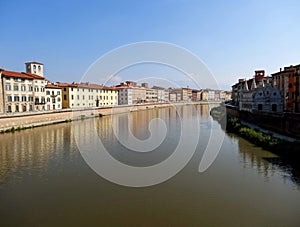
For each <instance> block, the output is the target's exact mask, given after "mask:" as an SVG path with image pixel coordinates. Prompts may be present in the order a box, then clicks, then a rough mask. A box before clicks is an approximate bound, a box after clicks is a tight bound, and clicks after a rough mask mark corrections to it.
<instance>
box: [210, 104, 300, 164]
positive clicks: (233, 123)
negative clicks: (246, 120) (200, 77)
mask: <svg viewBox="0 0 300 227" xmlns="http://www.w3.org/2000/svg"><path fill="white" fill-rule="evenodd" d="M211 116H212V117H213V119H214V120H217V121H218V122H219V123H220V124H221V125H222V128H223V129H224V130H226V131H227V132H229V133H235V134H238V135H239V136H241V137H243V138H245V139H247V140H248V141H250V142H251V143H253V144H255V145H257V146H260V147H262V148H264V149H266V150H268V151H271V152H273V153H275V154H278V155H280V156H281V157H288V158H296V157H297V158H300V142H299V141H295V142H290V141H286V140H283V139H280V138H276V137H274V136H273V134H272V133H264V132H261V131H259V130H258V129H254V128H251V127H248V126H245V125H243V124H242V123H241V122H240V120H239V119H238V118H237V117H232V116H230V115H226V108H225V107H224V106H219V107H215V108H213V109H212V110H211ZM298 160H299V159H298Z"/></svg>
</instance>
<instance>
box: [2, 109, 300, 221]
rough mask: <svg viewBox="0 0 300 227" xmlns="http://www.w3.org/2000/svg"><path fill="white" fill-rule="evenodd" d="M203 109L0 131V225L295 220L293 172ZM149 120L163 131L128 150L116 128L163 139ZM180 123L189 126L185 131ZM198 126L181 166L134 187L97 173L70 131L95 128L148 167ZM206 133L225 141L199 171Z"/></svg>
mask: <svg viewBox="0 0 300 227" xmlns="http://www.w3.org/2000/svg"><path fill="white" fill-rule="evenodd" d="M209 108H210V107H209V106H208V105H196V106H192V105H189V106H181V107H177V111H176V109H175V108H161V109H159V108H157V109H153V110H146V111H139V112H131V113H128V114H120V115H114V116H105V117H101V118H94V119H86V120H82V121H76V122H72V123H63V124H57V125H51V126H44V127H39V128H33V129H28V130H24V131H19V132H15V133H7V134H2V135H0V140H1V144H0V226H20V225H22V226H54V225H55V226H71V225H72V226H83V225H84V226H94V225H104V226H112V225H118V226H119V225H122V226H132V225H134V226H137V225H138V226H140V225H142V226H154V225H156V226H157V225H159V226H300V184H299V179H298V178H297V174H295V170H294V169H293V168H292V167H291V166H289V165H288V164H283V163H281V161H280V158H278V157H277V156H276V155H274V154H272V153H270V152H268V151H266V150H263V149H261V148H259V147H256V146H254V145H252V144H251V143H249V142H247V141H245V140H244V139H242V138H240V137H237V136H235V135H232V134H227V133H225V132H224V131H223V130H222V129H221V127H220V125H219V124H218V123H217V122H215V121H213V120H212V119H211V117H210V116H209ZM179 112H180V113H179ZM178 113H179V114H178ZM156 118H159V119H161V120H162V121H163V122H164V127H165V128H166V135H165V137H164V140H163V141H162V143H161V144H160V145H159V146H158V147H157V148H156V149H155V150H154V151H151V152H136V151H132V150H130V149H129V148H128V147H126V146H125V145H124V144H122V143H121V142H120V140H119V139H118V138H117V137H116V136H115V134H114V132H116V133H117V134H119V135H130V133H132V134H133V135H134V136H136V138H137V139H138V140H146V139H147V138H149V137H152V136H153V137H154V138H155V136H157V135H159V136H161V133H160V130H161V128H160V127H159V125H160V123H161V122H159V121H157V122H156V123H154V124H152V130H153V131H152V134H151V132H150V131H149V128H148V126H149V122H151V120H152V119H156ZM183 122H188V123H189V124H188V125H189V127H190V128H189V130H188V132H187V133H186V130H184V127H186V126H184V124H183ZM197 126H199V127H200V133H199V141H198V144H197V146H196V147H195V149H194V148H193V145H192V144H193V141H191V142H189V143H188V144H191V145H187V146H185V147H184V149H182V150H181V152H185V151H186V152H188V151H189V150H191V149H194V150H195V153H194V155H193V157H192V158H191V160H190V161H189V162H188V164H187V165H186V166H185V167H184V168H183V169H182V170H181V171H180V172H179V173H178V174H176V175H175V176H174V177H171V178H170V179H169V180H166V181H165V182H163V183H160V184H157V185H153V186H150V187H140V188H137V187H126V186H121V185H118V184H115V183H112V182H110V181H108V180H106V179H104V178H102V177H100V176H99V175H98V174H97V173H95V172H94V171H93V170H92V169H91V167H90V166H89V165H88V164H87V163H86V162H85V160H84V158H83V157H82V155H81V153H80V152H79V149H78V146H77V143H76V140H75V138H76V137H74V135H77V139H78V135H79V137H80V139H81V140H82V141H87V142H89V141H90V139H91V137H92V135H91V131H93V130H94V131H96V132H97V133H98V135H99V137H100V139H101V141H102V142H103V145H104V146H105V147H106V149H107V150H108V151H109V153H110V154H111V156H113V157H114V159H115V160H118V161H119V162H120V163H123V164H126V165H130V166H135V167H139V168H147V167H148V166H152V165H155V164H157V163H160V162H162V161H164V160H167V159H168V157H170V156H172V153H173V152H174V150H175V148H176V146H177V145H178V143H179V142H178V141H180V137H182V136H183V135H182V134H181V132H185V133H186V134H188V136H185V137H184V136H183V138H184V139H188V138H189V137H190V138H193V135H195V134H196V133H197V131H195V130H196V128H197ZM155 130H157V131H155ZM155 132H157V133H155ZM212 132H215V133H216V135H219V136H220V137H223V136H224V140H223V143H222V146H221V149H220V151H219V153H218V155H217V157H216V159H215V161H214V162H213V163H212V165H211V166H210V167H209V168H208V169H207V170H206V171H204V172H199V171H198V169H199V163H200V161H201V159H202V158H203V153H204V151H205V148H206V147H207V146H208V141H209V138H210V137H211V135H212ZM129 137H130V136H128V140H127V141H130V138H129ZM124 138H125V139H124ZM124 138H123V140H124V141H125V142H126V138H127V137H126V136H125V137H124ZM157 139H159V138H158V136H157ZM124 141H123V142H124ZM155 141H156V140H155ZM111 171H115V170H113V169H112V170H111ZM162 175H163V173H162ZM152 177H153V178H154V177H155V176H152ZM150 178H151V175H150V176H149V179H150ZM151 179H152V178H151Z"/></svg>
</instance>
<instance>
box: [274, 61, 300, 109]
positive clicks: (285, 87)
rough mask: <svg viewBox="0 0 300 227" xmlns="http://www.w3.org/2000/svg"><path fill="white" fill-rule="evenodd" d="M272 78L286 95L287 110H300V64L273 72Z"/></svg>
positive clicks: (285, 106) (285, 104)
mask: <svg viewBox="0 0 300 227" xmlns="http://www.w3.org/2000/svg"><path fill="white" fill-rule="evenodd" d="M272 78H273V80H274V82H275V83H276V85H277V87H278V88H279V89H280V91H281V92H282V94H283V95H284V100H283V106H284V111H285V112H295V113H299V112H300V65H295V66H293V65H290V66H288V67H284V68H283V70H282V69H280V71H279V72H276V73H273V74H272Z"/></svg>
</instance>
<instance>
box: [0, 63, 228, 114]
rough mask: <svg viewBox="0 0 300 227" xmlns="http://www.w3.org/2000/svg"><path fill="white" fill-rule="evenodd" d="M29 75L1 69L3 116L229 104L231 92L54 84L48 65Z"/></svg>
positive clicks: (30, 67) (31, 66) (31, 67)
mask: <svg viewBox="0 0 300 227" xmlns="http://www.w3.org/2000/svg"><path fill="white" fill-rule="evenodd" d="M25 66H26V70H25V72H14V71H8V70H5V69H1V68H0V81H1V86H0V113H2V114H3V113H15V112H30V111H47V110H48V111H53V110H60V109H75V108H94V107H112V106H116V105H133V104H146V103H165V102H182V101H183V102H185V101H225V100H229V99H230V98H231V92H227V91H221V90H212V89H202V90H196V89H190V88H168V89H166V88H163V87H159V86H153V87H152V88H149V86H148V83H142V84H141V85H138V84H137V83H136V82H133V81H126V82H122V83H120V84H119V85H116V86H111V87H108V86H104V85H99V84H94V83H89V82H81V83H75V82H73V83H62V82H55V83H53V82H50V81H49V80H47V79H46V78H45V77H44V65H43V64H42V63H39V62H27V63H25Z"/></svg>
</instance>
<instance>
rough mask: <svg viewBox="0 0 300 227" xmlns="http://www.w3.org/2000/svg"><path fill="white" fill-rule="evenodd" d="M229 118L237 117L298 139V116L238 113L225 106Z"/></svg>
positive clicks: (259, 112) (232, 107) (299, 121)
mask: <svg viewBox="0 0 300 227" xmlns="http://www.w3.org/2000/svg"><path fill="white" fill-rule="evenodd" d="M226 113H227V115H229V116H234V117H238V118H239V119H240V120H244V121H246V122H249V123H253V124H256V125H258V126H260V127H262V128H265V129H268V130H271V131H274V132H278V133H282V134H285V135H289V136H293V137H297V138H300V114H296V113H276V112H262V111H254V112H247V111H239V110H238V109H237V108H236V107H234V106H226Z"/></svg>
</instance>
